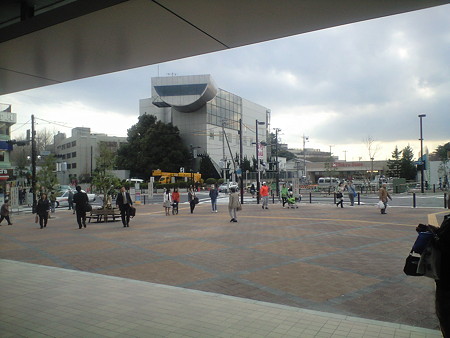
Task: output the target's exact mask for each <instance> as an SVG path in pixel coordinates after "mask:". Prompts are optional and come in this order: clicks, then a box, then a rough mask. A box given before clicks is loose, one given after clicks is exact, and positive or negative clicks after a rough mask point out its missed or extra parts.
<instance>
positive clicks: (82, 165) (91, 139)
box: [53, 127, 127, 184]
mask: <svg viewBox="0 0 450 338" xmlns="http://www.w3.org/2000/svg"><path fill="white" fill-rule="evenodd" d="M53 140H54V142H53V147H54V153H55V154H56V157H57V169H58V170H57V173H58V181H59V182H60V184H69V183H75V182H80V181H86V180H88V178H89V177H91V176H92V173H93V171H94V170H95V168H96V158H97V157H98V156H99V155H100V153H99V150H100V144H101V143H105V144H107V145H108V147H109V148H110V149H112V150H114V151H117V150H118V149H119V147H120V144H121V143H125V142H127V138H126V137H117V136H108V135H106V134H92V133H91V129H90V128H84V127H77V128H74V129H72V135H71V136H70V137H66V134H65V133H61V132H58V134H56V135H55V136H54V138H53Z"/></svg>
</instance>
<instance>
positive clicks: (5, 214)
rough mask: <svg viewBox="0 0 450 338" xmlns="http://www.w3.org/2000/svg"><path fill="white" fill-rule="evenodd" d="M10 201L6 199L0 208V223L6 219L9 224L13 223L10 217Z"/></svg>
mask: <svg viewBox="0 0 450 338" xmlns="http://www.w3.org/2000/svg"><path fill="white" fill-rule="evenodd" d="M9 212H10V211H9V201H8V200H6V201H5V203H3V204H2V206H1V208H0V225H2V224H1V223H2V222H3V220H4V219H6V221H7V222H8V225H12V223H11V221H10V219H9Z"/></svg>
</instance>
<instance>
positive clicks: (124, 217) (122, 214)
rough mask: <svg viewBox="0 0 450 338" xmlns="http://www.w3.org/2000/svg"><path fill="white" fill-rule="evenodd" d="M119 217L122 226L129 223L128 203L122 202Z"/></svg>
mask: <svg viewBox="0 0 450 338" xmlns="http://www.w3.org/2000/svg"><path fill="white" fill-rule="evenodd" d="M120 217H121V218H122V224H123V226H124V227H127V226H129V224H130V205H129V204H124V205H122V206H121V207H120Z"/></svg>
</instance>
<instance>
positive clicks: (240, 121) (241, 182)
mask: <svg viewBox="0 0 450 338" xmlns="http://www.w3.org/2000/svg"><path fill="white" fill-rule="evenodd" d="M243 149H244V148H243V144H242V119H239V169H240V171H241V180H240V185H239V186H240V188H241V189H240V190H241V204H244V173H243V172H242V164H243V155H242V152H243Z"/></svg>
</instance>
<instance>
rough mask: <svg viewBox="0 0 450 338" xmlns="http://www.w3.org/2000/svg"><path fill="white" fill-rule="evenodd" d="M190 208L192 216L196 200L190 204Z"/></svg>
mask: <svg viewBox="0 0 450 338" xmlns="http://www.w3.org/2000/svg"><path fill="white" fill-rule="evenodd" d="M189 206H190V207H191V214H192V213H193V212H194V209H195V202H194V200H192V201H190V202H189Z"/></svg>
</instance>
